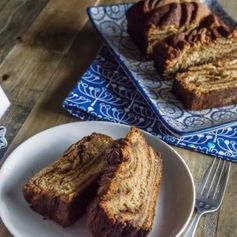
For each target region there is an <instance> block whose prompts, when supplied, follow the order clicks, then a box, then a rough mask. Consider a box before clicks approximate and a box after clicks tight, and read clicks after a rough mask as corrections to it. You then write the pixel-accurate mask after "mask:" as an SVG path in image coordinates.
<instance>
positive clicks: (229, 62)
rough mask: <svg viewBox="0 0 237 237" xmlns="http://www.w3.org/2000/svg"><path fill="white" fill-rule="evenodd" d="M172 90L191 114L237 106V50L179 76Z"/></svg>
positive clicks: (178, 74)
mask: <svg viewBox="0 0 237 237" xmlns="http://www.w3.org/2000/svg"><path fill="white" fill-rule="evenodd" d="M172 90H173V93H174V94H175V95H176V96H177V98H179V99H180V101H181V102H182V103H183V105H184V107H185V108H186V109H189V110H201V109H207V108H215V107H221V106H226V105H230V104H234V103H237V50H236V51H234V52H232V53H231V54H229V55H225V56H224V57H223V58H222V59H219V60H216V61H214V62H212V63H208V64H204V65H200V66H194V67H190V68H189V69H188V70H187V71H185V72H181V73H177V75H176V76H175V80H174V83H173V89H172Z"/></svg>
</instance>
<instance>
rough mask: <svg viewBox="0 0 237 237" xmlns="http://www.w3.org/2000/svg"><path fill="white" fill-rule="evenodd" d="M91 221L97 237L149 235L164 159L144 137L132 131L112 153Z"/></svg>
mask: <svg viewBox="0 0 237 237" xmlns="http://www.w3.org/2000/svg"><path fill="white" fill-rule="evenodd" d="M108 162H109V165H108V167H107V168H106V170H105V172H104V174H103V175H102V177H101V179H100V182H99V184H100V187H99V190H98V193H97V197H96V198H95V200H94V201H93V202H92V204H91V205H90V206H89V208H88V212H87V222H88V226H89V229H90V230H91V233H92V235H93V236H94V237H95V236H96V237H102V236H107V237H119V236H123V237H130V236H134V237H136V236H139V237H143V236H147V235H148V233H149V232H150V230H151V228H152V224H153V219H154V214H155V207H156V201H157V195H158V192H159V189H160V180H161V176H162V160H161V157H160V154H159V153H156V152H155V151H154V150H153V149H152V148H151V147H150V146H149V145H148V144H147V142H146V140H145V138H144V136H143V134H142V133H141V131H140V130H138V129H136V128H131V130H130V132H129V133H128V135H127V137H126V138H125V139H121V140H119V141H117V142H115V144H114V145H113V146H112V148H111V149H110V151H109V152H108Z"/></svg>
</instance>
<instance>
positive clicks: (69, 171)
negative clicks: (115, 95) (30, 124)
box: [23, 133, 113, 226]
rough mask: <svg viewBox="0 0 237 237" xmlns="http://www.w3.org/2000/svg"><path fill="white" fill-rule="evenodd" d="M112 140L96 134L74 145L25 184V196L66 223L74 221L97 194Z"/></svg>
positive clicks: (46, 213) (47, 213) (36, 208)
mask: <svg viewBox="0 0 237 237" xmlns="http://www.w3.org/2000/svg"><path fill="white" fill-rule="evenodd" d="M112 141H113V140H112V138H110V137H109V136H106V135H103V134H96V133H93V134H92V135H91V136H88V137H84V138H83V139H82V140H80V141H79V142H77V143H75V144H73V145H72V146H71V147H69V148H68V150H67V151H65V153H64V154H63V155H62V156H61V157H59V159H58V160H56V161H55V162H54V163H53V164H51V165H50V166H48V167H46V168H44V169H43V170H41V171H39V172H38V173H37V174H36V175H34V176H33V177H32V178H31V179H30V180H29V181H28V182H27V183H26V184H25V185H24V187H23V194H24V197H25V199H26V200H27V201H28V202H29V203H30V204H31V207H32V208H33V209H34V210H35V211H37V212H39V213H40V214H42V215H44V216H48V217H49V218H51V219H53V220H54V221H56V222H57V223H59V224H61V225H62V226H69V225H71V224H73V223H74V222H75V221H76V220H77V218H78V217H79V216H80V215H81V214H82V213H83V211H84V210H85V207H86V204H87V203H89V201H90V200H91V196H93V194H95V193H96V183H95V181H96V180H97V178H98V176H99V175H100V174H101V172H102V171H103V169H104V167H105V165H106V158H105V157H104V156H103V153H104V152H105V150H106V149H108V148H109V146H110V145H111V144H112ZM32 155H33V154H32Z"/></svg>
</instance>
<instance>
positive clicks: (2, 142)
mask: <svg viewBox="0 0 237 237" xmlns="http://www.w3.org/2000/svg"><path fill="white" fill-rule="evenodd" d="M5 134H6V128H5V127H3V126H0V149H2V148H5V147H6V146H7V140H6V139H5Z"/></svg>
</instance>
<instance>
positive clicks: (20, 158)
mask: <svg viewBox="0 0 237 237" xmlns="http://www.w3.org/2000/svg"><path fill="white" fill-rule="evenodd" d="M128 130H129V126H126V125H120V124H113V123H107V122H77V123H70V124H65V125H61V126H57V127H54V128H51V129H48V130H46V131H43V132H41V133H39V134H37V135H35V136H33V137H31V138H30V139H28V140H27V141H25V142H24V143H23V144H21V145H20V146H19V147H18V148H17V149H15V151H13V152H12V154H11V155H10V156H9V157H8V159H7V160H6V161H5V163H4V164H3V166H2V168H1V171H0V200H1V201H0V215H1V218H2V220H3V222H4V224H5V225H6V226H7V228H8V229H9V231H10V232H11V233H12V234H13V235H14V236H15V237H32V236H34V237H59V236H60V237H61V236H62V237H69V236H70V237H74V236H75V237H76V236H77V237H78V236H79V237H89V236H91V235H90V233H89V231H88V230H87V227H86V223H85V217H83V218H81V219H80V220H79V221H78V222H76V223H75V224H74V225H73V226H71V227H68V228H62V227H61V226H59V225H57V224H55V223H54V222H53V221H51V220H44V219H43V217H42V216H41V215H39V214H37V213H36V212H34V211H33V210H31V209H30V208H29V204H28V203H27V202H26V201H25V200H24V198H23V195H22V191H21V190H22V186H23V185H24V183H25V182H26V181H27V180H28V179H29V177H31V175H32V172H36V171H38V170H40V169H42V168H44V167H45V166H47V165H48V164H50V163H51V162H52V161H54V160H55V159H57V157H58V156H59V155H60V154H61V153H62V152H63V151H64V150H65V149H66V148H67V147H68V146H69V145H71V144H72V143H74V142H76V141H77V140H79V139H81V138H82V137H83V136H86V135H89V134H91V133H92V132H99V133H105V134H108V135H110V136H112V137H113V138H115V139H117V138H121V137H124V136H125V135H126V133H127V132H128ZM144 134H145V136H146V138H147V140H148V142H149V144H150V145H151V146H152V147H153V148H154V149H155V150H159V151H160V152H161V154H162V158H163V162H164V177H163V180H162V184H161V190H160V195H159V200H158V204H157V208H156V215H155V219H154V224H153V229H152V232H151V233H150V234H149V237H158V236H162V237H163V236H165V237H169V236H170V237H173V236H176V235H179V234H180V233H181V232H182V230H183V228H184V227H185V226H186V224H187V222H188V220H189V219H190V216H191V214H192V211H193V208H194V200H195V191H194V183H193V179H192V176H191V173H190V171H189V169H188V167H187V165H186V164H185V162H184V161H183V159H182V158H181V157H180V156H179V155H178V154H177V153H176V152H175V151H174V150H173V149H172V148H171V147H170V146H169V145H167V144H165V143H164V142H162V141H161V140H159V139H158V138H156V137H154V136H151V135H149V134H148V133H144Z"/></svg>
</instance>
